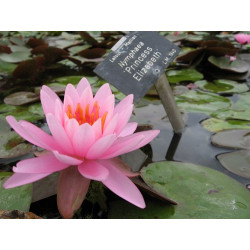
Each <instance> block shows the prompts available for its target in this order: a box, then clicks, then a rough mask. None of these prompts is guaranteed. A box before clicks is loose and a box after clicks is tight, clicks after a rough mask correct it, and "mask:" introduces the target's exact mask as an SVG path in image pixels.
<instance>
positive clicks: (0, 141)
mask: <svg viewBox="0 0 250 250" xmlns="http://www.w3.org/2000/svg"><path fill="white" fill-rule="evenodd" d="M24 142H25V140H24V139H23V138H22V137H20V136H19V135H17V134H16V132H14V131H10V132H7V133H0V158H14V157H18V156H21V155H25V154H28V153H29V152H30V151H31V150H32V145H31V144H29V143H24Z"/></svg>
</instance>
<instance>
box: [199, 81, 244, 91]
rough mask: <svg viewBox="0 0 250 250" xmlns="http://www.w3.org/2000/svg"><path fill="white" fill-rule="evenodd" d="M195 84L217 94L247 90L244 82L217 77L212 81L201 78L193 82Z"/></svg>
mask: <svg viewBox="0 0 250 250" xmlns="http://www.w3.org/2000/svg"><path fill="white" fill-rule="evenodd" d="M195 84H196V85H198V86H199V88H200V89H202V90H204V91H208V92H212V93H218V94H225V93H243V92H246V91H248V90H249V88H248V86H247V85H246V84H244V83H237V82H235V81H230V80H226V79H219V80H215V81H214V82H209V81H207V80H202V81H197V82H195Z"/></svg>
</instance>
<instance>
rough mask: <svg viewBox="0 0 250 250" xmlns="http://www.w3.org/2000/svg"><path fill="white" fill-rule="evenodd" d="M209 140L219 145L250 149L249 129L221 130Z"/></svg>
mask: <svg viewBox="0 0 250 250" xmlns="http://www.w3.org/2000/svg"><path fill="white" fill-rule="evenodd" d="M211 142H212V144H214V145H215V146H219V147H225V148H234V149H246V148H248V149H250V129H237V130H236V129H235V130H225V131H221V132H219V133H217V134H214V135H213V136H212V137H211Z"/></svg>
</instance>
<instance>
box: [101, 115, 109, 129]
mask: <svg viewBox="0 0 250 250" xmlns="http://www.w3.org/2000/svg"><path fill="white" fill-rule="evenodd" d="M107 114H108V112H105V114H104V115H103V116H102V132H103V128H104V124H105V120H106V117H107Z"/></svg>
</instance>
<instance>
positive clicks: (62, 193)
mask: <svg viewBox="0 0 250 250" xmlns="http://www.w3.org/2000/svg"><path fill="white" fill-rule="evenodd" d="M89 184H90V180H88V179H86V178H84V177H83V176H82V175H81V174H80V173H79V172H78V169H77V167H76V166H72V167H69V168H67V169H65V170H63V171H61V173H60V177H59V180H58V186H57V207H58V210H59V212H60V214H61V215H62V217H63V218H65V219H70V218H72V217H73V215H74V213H75V212H76V211H77V210H78V209H79V207H80V206H81V204H82V202H83V200H84V198H85V196H86V194H87V192H88V188H89Z"/></svg>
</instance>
